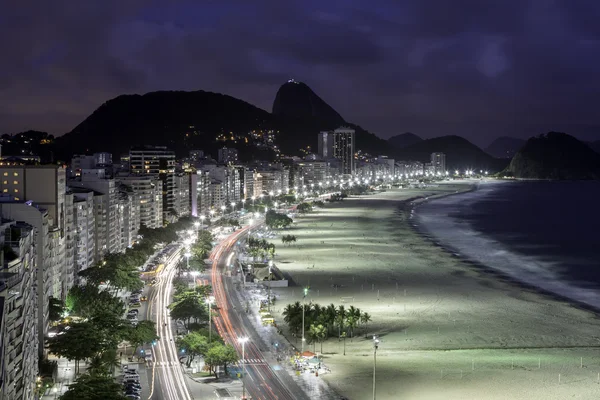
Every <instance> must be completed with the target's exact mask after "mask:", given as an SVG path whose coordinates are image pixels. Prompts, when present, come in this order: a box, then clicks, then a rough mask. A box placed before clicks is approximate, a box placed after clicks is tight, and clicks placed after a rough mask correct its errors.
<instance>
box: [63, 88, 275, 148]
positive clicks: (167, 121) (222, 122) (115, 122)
mask: <svg viewBox="0 0 600 400" xmlns="http://www.w3.org/2000/svg"><path fill="white" fill-rule="evenodd" d="M271 122H272V121H271V115H270V114H269V113H268V112H266V111H264V110H261V109H260V108H257V107H255V106H253V105H251V104H248V103H246V102H244V101H242V100H239V99H236V98H234V97H231V96H226V95H223V94H219V93H212V92H205V91H202V90H198V91H194V92H182V91H161V92H151V93H147V94H145V95H122V96H118V97H116V98H114V99H112V100H109V101H107V102H106V103H104V104H103V105H101V106H100V107H99V108H98V109H97V110H96V111H94V112H93V113H92V115H90V116H89V117H87V118H86V119H85V120H84V121H83V122H82V123H80V124H79V125H77V126H76V127H75V129H73V130H72V131H71V132H69V133H67V134H65V135H63V136H61V137H59V138H57V140H56V142H57V150H58V152H59V154H60V155H61V156H63V157H66V158H68V157H69V156H70V155H72V154H76V153H78V152H80V153H91V152H95V151H109V152H112V153H113V154H114V155H116V156H118V155H119V154H121V153H126V152H128V151H129V148H130V147H131V146H134V145H140V144H150V145H162V146H168V147H170V148H172V149H173V150H175V151H176V152H178V153H179V154H182V153H185V152H186V151H187V150H189V149H193V148H199V149H206V151H211V150H213V149H216V148H217V147H219V144H217V143H215V138H216V136H217V135H218V134H220V133H229V132H234V133H237V132H244V133H246V132H248V131H249V130H252V129H261V128H265V129H268V128H270V127H271V125H270V124H271ZM222 145H223V144H221V145H220V146H222Z"/></svg>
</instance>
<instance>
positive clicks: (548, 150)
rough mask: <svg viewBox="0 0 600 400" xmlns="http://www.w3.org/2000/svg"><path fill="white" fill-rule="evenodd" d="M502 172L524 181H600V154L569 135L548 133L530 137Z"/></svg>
mask: <svg viewBox="0 0 600 400" xmlns="http://www.w3.org/2000/svg"><path fill="white" fill-rule="evenodd" d="M505 173H509V174H512V175H513V176H515V177H516V178H528V179H600V154H598V153H596V152H594V151H593V150H592V149H590V148H589V147H588V146H587V145H586V144H585V143H583V142H580V141H579V140H577V139H576V138H574V137H573V136H570V135H567V134H566V133H561V132H549V133H547V134H545V135H540V136H537V137H532V138H530V139H529V140H528V141H527V143H525V146H523V147H522V148H521V150H519V151H518V152H517V154H515V156H514V157H513V159H512V160H511V162H510V165H509V166H508V168H507V169H506V170H505Z"/></svg>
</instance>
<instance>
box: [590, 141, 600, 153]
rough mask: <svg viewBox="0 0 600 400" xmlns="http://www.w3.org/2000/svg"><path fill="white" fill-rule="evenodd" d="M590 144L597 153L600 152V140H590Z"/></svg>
mask: <svg viewBox="0 0 600 400" xmlns="http://www.w3.org/2000/svg"><path fill="white" fill-rule="evenodd" d="M588 146H590V147H591V149H592V150H594V151H595V152H596V153H599V154H600V140H596V141H595V142H589V143H588Z"/></svg>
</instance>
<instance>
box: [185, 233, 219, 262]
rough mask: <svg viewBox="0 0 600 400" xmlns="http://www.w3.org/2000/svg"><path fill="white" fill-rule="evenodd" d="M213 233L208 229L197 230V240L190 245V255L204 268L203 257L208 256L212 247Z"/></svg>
mask: <svg viewBox="0 0 600 400" xmlns="http://www.w3.org/2000/svg"><path fill="white" fill-rule="evenodd" d="M213 240H214V238H213V235H212V233H210V231H208V230H201V231H200V232H198V240H196V243H194V244H193V245H192V247H191V249H190V250H191V253H192V257H193V259H194V260H195V261H198V264H197V265H199V266H200V267H201V268H202V269H203V268H204V264H203V262H204V259H205V258H206V257H208V255H209V254H210V251H211V250H212V248H213Z"/></svg>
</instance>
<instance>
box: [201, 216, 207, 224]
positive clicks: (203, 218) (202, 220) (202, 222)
mask: <svg viewBox="0 0 600 400" xmlns="http://www.w3.org/2000/svg"><path fill="white" fill-rule="evenodd" d="M205 219H206V216H204V215H201V216H200V222H201V224H202V226H204V220H205Z"/></svg>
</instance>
